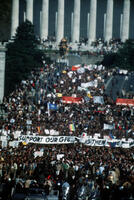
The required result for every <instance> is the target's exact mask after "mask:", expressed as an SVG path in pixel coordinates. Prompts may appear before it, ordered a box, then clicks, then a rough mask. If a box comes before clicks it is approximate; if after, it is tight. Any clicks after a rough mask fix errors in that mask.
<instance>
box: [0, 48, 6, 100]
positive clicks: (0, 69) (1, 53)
mask: <svg viewBox="0 0 134 200" xmlns="http://www.w3.org/2000/svg"><path fill="white" fill-rule="evenodd" d="M5 57H6V48H5V46H1V45H0V103H2V101H3V97H4V88H5Z"/></svg>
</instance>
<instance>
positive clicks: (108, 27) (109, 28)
mask: <svg viewBox="0 0 134 200" xmlns="http://www.w3.org/2000/svg"><path fill="white" fill-rule="evenodd" d="M112 35H113V0H107V12H106V24H105V38H104V41H105V42H109V40H110V39H112Z"/></svg>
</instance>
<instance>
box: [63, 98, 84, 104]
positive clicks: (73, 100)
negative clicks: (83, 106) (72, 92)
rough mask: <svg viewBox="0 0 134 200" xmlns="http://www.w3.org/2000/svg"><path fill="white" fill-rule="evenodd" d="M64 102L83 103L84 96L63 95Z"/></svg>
mask: <svg viewBox="0 0 134 200" xmlns="http://www.w3.org/2000/svg"><path fill="white" fill-rule="evenodd" d="M62 102H63V103H82V97H67V96H63V97H62Z"/></svg>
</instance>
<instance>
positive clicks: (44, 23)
mask: <svg viewBox="0 0 134 200" xmlns="http://www.w3.org/2000/svg"><path fill="white" fill-rule="evenodd" d="M48 15H49V0H42V17H41V30H40V37H41V39H43V40H46V39H47V37H48V19H49V17H48Z"/></svg>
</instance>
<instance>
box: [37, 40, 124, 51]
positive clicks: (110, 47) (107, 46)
mask: <svg viewBox="0 0 134 200" xmlns="http://www.w3.org/2000/svg"><path fill="white" fill-rule="evenodd" d="M67 41H68V40H67ZM41 44H42V48H43V49H46V50H48V49H53V50H59V46H58V45H57V43H56V42H55V39H54V38H48V40H45V41H41ZM122 45H123V43H122V42H121V41H120V40H119V39H111V40H110V42H109V43H108V42H105V41H104V40H103V39H101V38H99V39H96V41H94V42H92V44H91V45H88V40H87V39H86V38H80V41H79V42H76V43H72V42H68V48H69V52H70V53H71V52H73V51H77V52H83V53H84V52H85V53H88V54H90V55H105V54H108V53H116V52H117V51H118V49H119V48H121V47H122Z"/></svg>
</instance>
